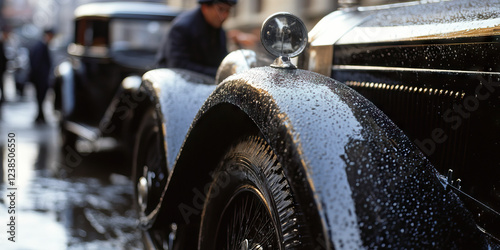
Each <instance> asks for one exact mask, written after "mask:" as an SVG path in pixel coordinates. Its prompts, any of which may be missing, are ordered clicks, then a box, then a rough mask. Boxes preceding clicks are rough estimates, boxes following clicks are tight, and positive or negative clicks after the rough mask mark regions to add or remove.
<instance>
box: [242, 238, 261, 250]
mask: <svg viewBox="0 0 500 250" xmlns="http://www.w3.org/2000/svg"><path fill="white" fill-rule="evenodd" d="M241 250H264V248H263V247H262V246H261V245H260V244H257V243H252V244H250V243H249V241H248V239H245V240H243V242H241Z"/></svg>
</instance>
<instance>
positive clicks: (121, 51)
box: [54, 2, 179, 153]
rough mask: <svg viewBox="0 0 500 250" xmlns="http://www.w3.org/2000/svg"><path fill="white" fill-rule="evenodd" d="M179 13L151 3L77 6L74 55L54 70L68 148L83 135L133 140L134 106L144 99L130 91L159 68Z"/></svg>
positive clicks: (94, 138)
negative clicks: (166, 38)
mask: <svg viewBox="0 0 500 250" xmlns="http://www.w3.org/2000/svg"><path fill="white" fill-rule="evenodd" d="M178 14H179V10H176V9H174V8H171V7H169V6H167V5H165V4H163V3H151V2H127V3H123V2H100V3H90V4H85V5H81V6H79V7H78V8H77V9H76V10H75V17H74V24H75V26H74V27H75V28H74V41H73V42H72V43H71V44H70V45H69V46H68V48H67V52H68V54H69V58H68V59H67V60H65V61H64V62H62V63H61V64H60V65H58V66H57V67H56V70H55V72H56V77H55V93H56V101H55V105H54V106H55V109H56V110H58V111H59V113H60V114H61V122H60V127H61V134H62V138H63V147H62V150H63V152H64V153H68V152H75V151H76V142H77V140H80V139H84V140H86V141H88V142H92V143H94V142H96V141H97V140H98V139H99V138H102V137H110V138H116V139H120V140H122V141H121V142H123V143H129V142H130V140H129V139H130V136H128V135H129V134H130V133H131V131H133V130H134V128H133V126H134V124H133V123H131V121H132V120H133V118H132V117H133V113H132V110H133V108H134V106H135V105H137V104H136V103H137V102H138V101H140V100H141V98H142V97H140V96H134V95H131V93H132V92H133V91H132V89H134V88H138V87H139V85H140V76H141V75H142V74H144V73H145V72H146V71H147V70H151V69H153V68H154V66H155V60H156V58H155V57H156V51H157V49H158V47H159V46H160V42H161V40H162V38H163V37H164V36H165V33H166V32H167V31H168V28H169V27H170V23H171V21H172V20H173V19H174V18H175V17H176V16H177V15H178ZM68 147H69V148H68Z"/></svg>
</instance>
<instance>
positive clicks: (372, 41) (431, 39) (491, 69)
mask: <svg viewBox="0 0 500 250" xmlns="http://www.w3.org/2000/svg"><path fill="white" fill-rule="evenodd" d="M498 7H499V6H498V4H497V3H496V4H495V2H494V1H472V2H468V1H455V2H449V3H447V2H441V3H435V4H434V3H432V4H416V5H415V6H407V7H402V8H399V7H394V8H388V9H385V10H384V9H382V10H376V11H372V12H371V16H369V17H368V18H367V19H366V20H365V22H363V23H362V24H360V25H359V26H358V27H356V28H354V29H353V30H352V31H350V32H348V33H347V34H345V35H344V36H343V38H342V39H340V40H339V41H338V43H337V44H334V45H332V46H333V54H332V62H333V65H332V71H331V76H332V78H334V79H337V80H339V81H342V82H345V83H346V84H347V85H349V86H351V87H352V88H354V89H355V90H356V91H358V92H359V93H361V94H362V95H364V96H365V97H367V98H368V99H369V100H370V101H372V102H373V103H374V104H375V105H376V106H377V107H378V108H380V109H381V110H382V111H383V112H384V113H385V114H387V115H388V116H389V118H390V119H391V120H392V121H394V122H395V124H396V125H397V126H398V127H400V128H401V129H402V130H403V131H404V133H405V134H406V135H407V136H408V137H409V138H410V140H411V141H412V142H413V143H414V144H415V145H417V146H418V147H419V148H420V149H421V150H422V152H423V153H424V154H425V155H426V157H428V158H429V159H430V161H431V162H432V164H433V165H434V166H435V167H436V169H437V170H438V171H439V172H440V173H442V174H446V173H447V171H448V169H452V170H453V171H454V174H453V178H454V179H461V187H462V190H463V191H464V192H466V193H467V194H468V195H471V196H473V197H474V198H476V199H478V200H479V201H480V202H482V203H485V204H486V205H487V206H489V207H490V208H492V209H494V210H496V211H497V212H496V214H495V212H492V211H489V210H488V209H485V208H484V207H481V206H480V205H478V203H477V202H474V201H472V200H471V199H470V198H467V197H465V196H462V197H461V198H463V199H464V201H465V202H466V203H467V204H468V209H470V210H471V211H472V212H473V214H475V215H476V219H477V223H478V225H479V226H480V227H482V228H485V229H486V231H487V232H489V233H491V234H493V235H494V236H495V237H497V238H499V236H500V227H499V226H498V225H500V216H499V214H498V211H500V161H499V160H498V157H497V155H498V152H499V151H500V133H499V132H498V131H499V129H500V114H499V113H498V107H500V96H499V90H500V64H499V61H498V59H497V58H498V54H499V51H500V36H499V34H498V30H497V29H496V28H494V27H498V21H497V20H498V13H499V12H498ZM438 12H442V14H440V15H437V13H438ZM495 23H497V24H495ZM495 25H497V26H495ZM426 29H427V30H426ZM367 31H370V32H367ZM331 32H334V31H333V30H332V31H331ZM363 32H365V33H363ZM398 32H399V33H398ZM360 35H362V36H360ZM412 35H413V36H412Z"/></svg>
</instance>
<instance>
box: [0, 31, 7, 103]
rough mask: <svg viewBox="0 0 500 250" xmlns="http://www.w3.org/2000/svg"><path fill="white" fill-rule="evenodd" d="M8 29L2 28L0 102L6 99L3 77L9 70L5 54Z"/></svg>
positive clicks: (0, 44) (0, 41)
mask: <svg viewBox="0 0 500 250" xmlns="http://www.w3.org/2000/svg"><path fill="white" fill-rule="evenodd" d="M8 34H9V33H8V30H7V29H6V28H2V37H1V38H0V91H1V92H2V93H1V95H0V104H1V103H3V102H4V101H5V91H4V86H3V78H4V74H5V71H6V70H7V62H8V59H7V56H5V42H6V40H7V38H8Z"/></svg>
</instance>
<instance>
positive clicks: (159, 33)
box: [110, 19, 170, 52]
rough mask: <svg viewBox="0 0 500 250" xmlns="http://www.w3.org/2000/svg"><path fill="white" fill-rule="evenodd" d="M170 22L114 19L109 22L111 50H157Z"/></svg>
mask: <svg viewBox="0 0 500 250" xmlns="http://www.w3.org/2000/svg"><path fill="white" fill-rule="evenodd" d="M169 26H170V22H168V21H159V20H134V19H115V20H113V21H112V22H111V29H110V30H111V47H110V48H111V50H112V51H115V52H117V51H131V50H132V51H136V50H140V51H155V52H156V51H157V50H158V47H159V46H160V43H161V40H162V38H163V37H164V36H165V33H166V32H167V30H168V28H169Z"/></svg>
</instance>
